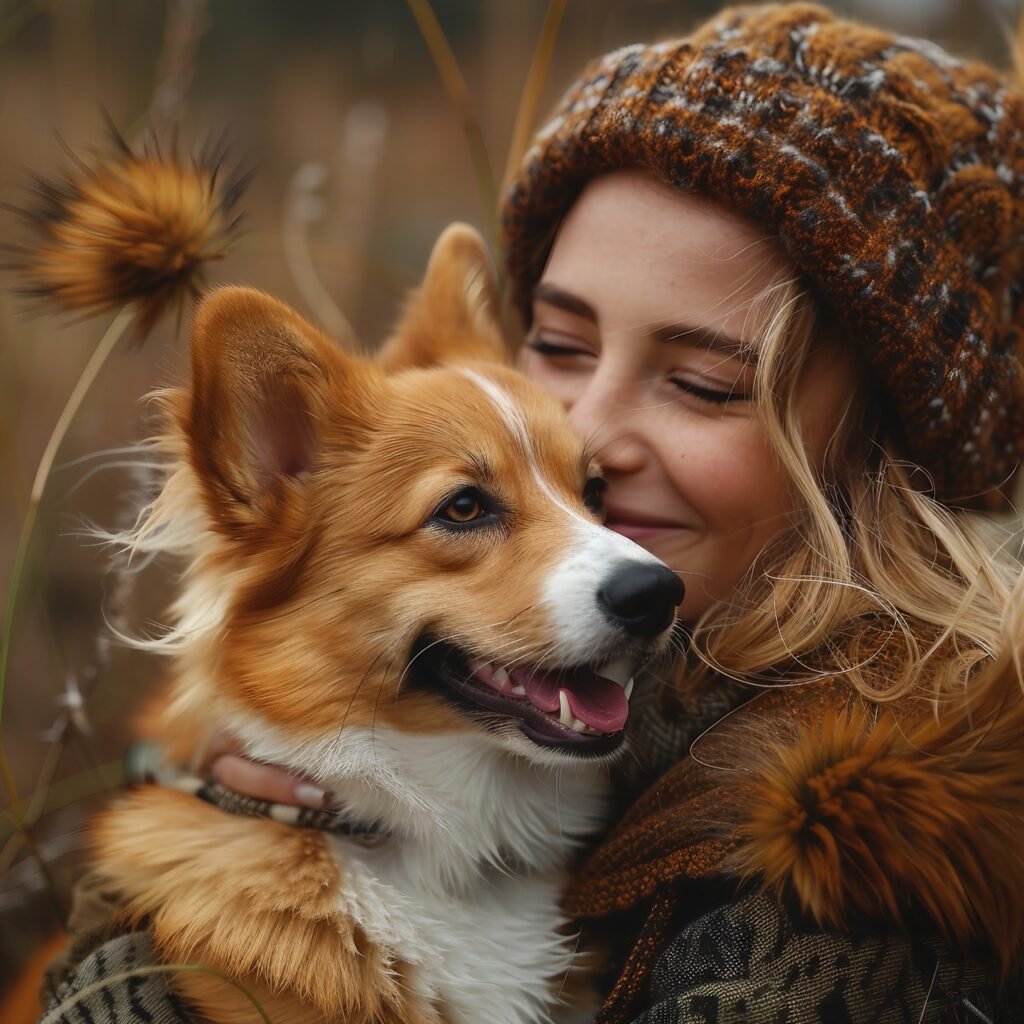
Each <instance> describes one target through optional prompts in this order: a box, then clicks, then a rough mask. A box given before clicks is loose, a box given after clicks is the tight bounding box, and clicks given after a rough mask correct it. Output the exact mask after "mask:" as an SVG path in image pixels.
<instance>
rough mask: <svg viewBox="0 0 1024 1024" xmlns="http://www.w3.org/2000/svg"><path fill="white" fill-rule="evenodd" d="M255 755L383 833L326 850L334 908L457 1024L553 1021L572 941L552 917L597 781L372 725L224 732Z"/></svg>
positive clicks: (478, 737)
mask: <svg viewBox="0 0 1024 1024" xmlns="http://www.w3.org/2000/svg"><path fill="white" fill-rule="evenodd" d="M232 726H233V728H234V729H235V731H236V732H237V733H238V734H239V735H240V736H241V737H242V738H243V739H244V741H245V742H246V746H247V749H248V750H249V752H250V753H251V754H253V755H254V756H257V757H262V758H266V759H268V760H271V761H274V762H276V763H285V764H288V765H290V766H292V767H293V768H295V769H296V770H300V771H303V772H305V773H307V774H310V775H313V776H315V777H316V778H318V779H320V780H322V781H323V782H324V783H325V784H327V785H328V786H329V787H330V788H331V789H332V790H333V791H334V792H335V794H336V796H337V798H338V799H339V800H340V802H341V803H342V804H343V805H344V807H345V808H346V810H347V811H348V812H349V813H351V814H352V815H354V816H355V817H357V818H359V819H361V820H364V821H376V822H379V823H380V824H381V825H382V827H383V828H385V829H386V830H387V831H388V832H389V833H390V834H391V838H389V839H388V840H387V841H386V842H385V843H383V844H382V845H380V846H376V847H372V848H366V847H363V846H360V845H359V844H357V843H355V842H353V841H351V840H348V839H344V838H338V839H335V840H333V841H332V849H333V852H334V855H335V857H336V859H337V862H338V866H339V874H340V876H341V879H342V888H341V892H340V896H339V899H340V902H341V906H340V909H341V910H342V911H343V912H344V913H345V914H346V916H348V917H350V918H351V919H353V920H355V921H356V922H357V923H358V924H359V925H360V927H361V928H362V929H363V931H364V932H365V933H366V935H367V937H368V938H369V939H370V940H371V941H373V942H374V944H375V945H377V946H378V947H379V948H381V949H383V950H385V951H386V952H387V954H388V955H390V956H392V957H393V958H394V959H395V960H400V961H402V962H404V963H406V964H408V965H410V967H411V968H412V971H413V973H412V976H411V977H410V983H411V984H413V985H414V986H415V987H416V990H417V992H418V994H420V995H421V996H422V997H423V998H424V999H426V1000H429V1001H430V1002H432V1003H435V1005H436V1004H440V1005H441V1006H443V1007H444V1010H445V1013H446V1015H447V1017H448V1018H449V1019H450V1020H452V1021H453V1022H457V1024H470V1022H476V1021H479V1020H480V1019H481V1017H482V1016H486V1017H487V1019H488V1020H491V1021H493V1022H494V1024H532V1022H541V1021H546V1020H549V1019H552V1018H555V1019H557V1018H558V1017H559V1016H561V1014H560V1013H559V1009H560V1008H559V1005H558V1002H557V998H558V994H559V990H560V987H561V985H562V983H563V981H564V979H565V978H566V976H567V974H568V972H569V971H570V970H571V969H572V964H573V958H574V951H575V938H574V937H573V936H572V935H571V934H568V933H567V929H566V921H565V919H564V917H563V916H562V915H561V914H560V912H559V910H558V903H559V895H560V889H561V885H562V883H563V881H564V877H563V875H562V871H563V869H564V866H565V864H566V863H567V861H568V859H569V857H570V856H571V855H572V853H573V851H574V849H575V848H577V847H578V845H579V843H580V842H581V841H582V840H584V839H585V838H586V837H587V836H588V835H590V834H592V833H593V832H594V831H595V830H596V829H598V828H599V827H600V826H601V824H602V822H603V817H604V811H605V804H606V798H607V771H606V769H603V768H601V767H596V766H593V765H588V764H586V763H585V762H581V763H580V764H579V765H578V766H576V765H570V766H565V767H561V768H554V767H540V766H537V765H535V764H531V763H529V762H527V761H526V760H525V759H522V758H519V757H516V756H514V755H511V754H510V753H509V752H508V750H507V748H505V747H504V746H503V745H502V744H501V743H500V742H499V741H497V740H496V739H494V738H493V737H490V736H487V735H484V734H480V733H460V734H454V735H446V736H420V735H409V734H405V733H398V732H395V731H391V730H386V729H381V728H378V729H376V730H374V731H373V732H372V733H371V732H370V731H369V730H360V729H346V730H345V731H344V733H343V734H340V735H334V736H330V737H324V738H322V739H317V740H309V741H305V742H302V743H298V744H297V743H295V741H294V740H293V739H291V738H288V737H285V736H283V735H282V734H281V733H279V732H278V731H277V730H273V729H269V728H267V727H266V726H265V725H264V724H262V723H260V724H257V723H256V722H254V721H252V720H251V719H249V720H248V721H246V722H239V721H238V720H237V719H236V720H235V721H234V722H232Z"/></svg>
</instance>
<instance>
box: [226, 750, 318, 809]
mask: <svg viewBox="0 0 1024 1024" xmlns="http://www.w3.org/2000/svg"><path fill="white" fill-rule="evenodd" d="M210 770H211V771H212V772H213V776H214V778H215V779H216V780H217V781H218V782H220V783H221V784H223V785H225V786H227V787H228V789H234V790H236V791H237V792H239V793H244V794H245V795H246V796H252V797H256V799H258V800H270V801H271V802H273V803H275V804H293V805H296V806H300V807H311V808H313V809H314V810H317V811H319V810H322V809H323V808H324V807H326V806H327V804H328V803H329V799H330V794H329V793H327V792H326V791H325V790H324V789H322V788H321V787H320V786H318V785H317V784H316V783H315V782H311V781H310V780H309V779H306V778H303V777H301V776H296V775H291V774H289V773H288V772H287V771H285V769H284V768H278V767H276V766H274V765H270V764H259V763H258V762H256V761H248V760H246V759H245V758H244V757H239V756H238V755H237V754H233V753H226V754H222V755H221V756H220V757H218V758H217V759H216V760H215V761H214V762H213V764H212V765H211V766H210Z"/></svg>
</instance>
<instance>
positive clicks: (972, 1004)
mask: <svg viewBox="0 0 1024 1024" xmlns="http://www.w3.org/2000/svg"><path fill="white" fill-rule="evenodd" d="M1021 1019H1024V1018H1022V1015H1021V1013H1020V1012H1017V1013H1012V1012H1011V1010H1010V1008H1009V1006H1005V1007H1004V1008H1002V1009H996V998H995V992H994V986H993V985H992V976H991V974H990V973H989V972H988V971H987V970H986V968H985V967H984V966H983V965H982V964H980V963H978V962H975V961H973V960H971V959H964V958H962V957H959V956H956V955H954V954H953V953H952V952H951V951H950V950H949V949H948V948H947V947H945V946H944V945H943V944H942V943H940V942H938V941H935V940H932V939H926V938H922V937H913V936H908V935H903V934H885V933H883V932H873V933H868V934H863V935H857V934H837V933H829V932H822V931H819V930H814V929H812V928H810V927H801V925H800V924H799V923H797V922H796V921H795V920H794V919H793V918H791V917H790V916H789V915H788V914H787V913H786V912H785V911H784V910H783V909H781V908H780V907H779V906H778V905H777V904H776V903H775V902H774V901H773V900H772V899H771V898H770V897H768V896H765V895H762V894H760V893H752V894H748V895H746V896H743V897H741V898H740V899H738V900H736V901H734V902H731V903H729V904H727V905H724V906H721V907H718V908H715V909H713V910H711V911H708V912H706V913H704V914H702V915H700V916H699V917H698V918H697V919H696V920H694V921H692V922H690V923H688V924H686V925H685V926H684V927H682V928H681V929H680V930H678V931H677V932H676V933H675V935H674V937H673V938H671V940H670V941H668V942H667V943H666V944H665V946H664V948H663V949H662V951H661V953H660V955H659V956H658V958H657V960H656V961H655V965H654V968H653V970H652V971H651V973H650V976H649V992H648V1003H647V1008H646V1009H644V1010H643V1011H641V1012H640V1014H639V1016H638V1017H636V1018H635V1024H954V1022H956V1024H986V1022H991V1024H1013V1022H1015V1021H1019V1020H1021Z"/></svg>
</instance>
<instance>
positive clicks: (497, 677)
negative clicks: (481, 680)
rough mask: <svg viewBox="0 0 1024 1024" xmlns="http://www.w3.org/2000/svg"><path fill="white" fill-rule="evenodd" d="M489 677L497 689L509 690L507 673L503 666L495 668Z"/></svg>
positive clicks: (510, 687)
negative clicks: (496, 685)
mask: <svg viewBox="0 0 1024 1024" xmlns="http://www.w3.org/2000/svg"><path fill="white" fill-rule="evenodd" d="M491 678H492V679H493V680H494V681H495V682H496V683H497V684H498V689H499V690H511V689H512V686H511V684H510V682H509V678H508V673H507V672H506V671H505V670H504V669H503V668H496V669H495V670H494V675H493V676H491Z"/></svg>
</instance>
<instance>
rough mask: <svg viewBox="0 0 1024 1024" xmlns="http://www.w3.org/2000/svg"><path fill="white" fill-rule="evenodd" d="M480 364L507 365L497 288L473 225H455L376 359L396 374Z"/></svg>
mask: <svg viewBox="0 0 1024 1024" xmlns="http://www.w3.org/2000/svg"><path fill="white" fill-rule="evenodd" d="M478 359H484V360H490V361H500V362H506V361H507V360H508V350H507V346H506V344H505V339H504V337H503V336H502V332H501V326H500V323H499V314H498V289H497V283H496V280H495V276H494V268H493V267H492V266H491V260H490V257H489V256H488V253H487V246H486V244H485V243H484V240H483V239H482V238H481V237H480V235H479V233H478V232H477V231H476V230H475V229H474V228H471V227H470V226H469V225H468V224H452V225H451V226H450V227H448V228H446V229H445V231H444V232H443V233H442V234H441V237H440V238H439V239H438V240H437V243H436V244H435V245H434V251H433V252H432V253H431V255H430V262H429V263H428V264H427V273H426V276H425V277H424V279H423V283H422V284H421V285H420V286H419V288H417V289H416V290H415V291H414V292H413V293H412V295H411V296H410V297H409V301H408V302H407V304H406V307H405V310H404V312H403V313H402V316H401V319H400V320H399V322H398V326H397V327H396V328H395V329H394V331H393V332H392V334H391V337H390V338H389V339H388V340H387V342H386V343H385V344H384V345H383V347H382V348H381V350H380V353H379V354H378V357H377V360H378V362H379V364H380V365H381V366H382V367H383V368H384V369H385V370H387V371H388V372H392V371H395V370H404V369H408V368H410V367H414V366H421V367H422V366H435V365H437V364H440V363H458V362H468V361H472V360H478Z"/></svg>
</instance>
